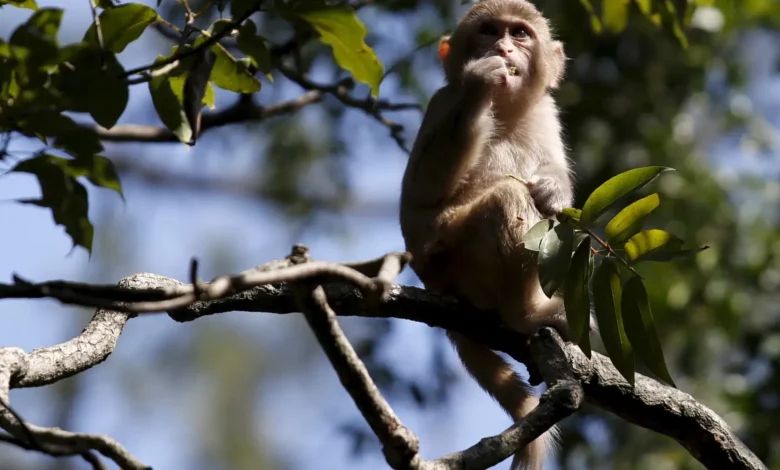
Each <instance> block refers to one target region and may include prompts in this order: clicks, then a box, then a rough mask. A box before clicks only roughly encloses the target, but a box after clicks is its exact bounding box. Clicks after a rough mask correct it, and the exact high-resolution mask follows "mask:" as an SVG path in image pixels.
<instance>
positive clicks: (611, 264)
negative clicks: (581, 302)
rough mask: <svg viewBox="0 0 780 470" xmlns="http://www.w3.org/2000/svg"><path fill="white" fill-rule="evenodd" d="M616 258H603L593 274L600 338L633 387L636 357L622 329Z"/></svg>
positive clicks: (614, 362)
mask: <svg viewBox="0 0 780 470" xmlns="http://www.w3.org/2000/svg"><path fill="white" fill-rule="evenodd" d="M616 262H617V261H616V260H615V259H614V258H604V259H603V260H602V262H601V264H600V265H599V266H598V267H597V268H596V270H595V272H594V273H593V300H594V304H595V310H596V319H597V320H598V325H599V334H600V335H601V340H602V342H603V343H604V347H605V348H606V349H607V353H608V354H609V359H610V360H611V361H612V364H613V365H614V366H615V368H616V369H617V370H618V371H620V374H621V375H622V376H623V377H625V379H626V380H627V381H628V383H630V384H631V385H633V384H634V353H633V350H632V349H631V344H630V343H629V341H628V337H627V336H626V333H625V330H624V329H623V317H622V315H621V311H620V306H621V294H622V292H621V284H620V273H619V272H618V267H617V265H616V264H615V263H616Z"/></svg>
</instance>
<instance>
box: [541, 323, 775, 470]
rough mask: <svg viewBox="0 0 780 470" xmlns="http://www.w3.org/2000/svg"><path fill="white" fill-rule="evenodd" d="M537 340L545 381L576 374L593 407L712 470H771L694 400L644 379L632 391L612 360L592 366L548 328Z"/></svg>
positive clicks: (596, 359)
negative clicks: (667, 440) (666, 440)
mask: <svg viewBox="0 0 780 470" xmlns="http://www.w3.org/2000/svg"><path fill="white" fill-rule="evenodd" d="M537 336H538V337H539V339H538V340H537V341H535V342H534V343H533V351H534V357H535V358H536V359H537V363H538V364H539V368H540V369H541V372H542V376H543V377H545V378H546V377H547V376H548V375H549V374H551V373H560V372H561V371H563V370H569V371H571V373H572V374H573V376H574V377H575V378H576V380H578V381H579V382H580V383H581V384H582V385H583V388H584V390H585V395H586V399H587V401H588V402H589V403H591V404H593V405H595V406H597V407H599V408H602V409H604V410H607V411H610V412H612V413H614V414H616V415H617V416H620V417H621V418H623V419H625V420H626V421H629V422H631V423H634V424H636V425H638V426H642V427H644V428H647V429H652V430H653V431H656V432H659V433H661V434H665V435H667V436H670V437H672V438H674V439H675V440H677V442H679V443H680V444H682V446H683V447H685V448H686V449H687V450H688V451H689V452H690V453H691V455H693V456H694V457H695V458H696V459H697V460H698V461H700V462H701V463H703V464H704V465H705V466H706V467H707V468H717V469H755V470H763V469H766V466H765V465H764V464H763V463H762V462H761V461H760V460H759V459H758V457H756V456H755V454H753V452H751V451H750V449H748V448H747V447H746V446H745V445H744V444H743V443H742V441H740V440H739V439H738V438H737V437H736V436H735V435H734V433H733V432H732V431H731V429H730V428H729V426H728V424H726V422H725V421H723V419H722V418H721V417H720V416H718V415H717V414H716V413H715V412H714V411H712V410H711V409H709V408H707V407H706V406H704V405H702V404H701V403H699V402H697V401H696V400H695V399H694V398H693V397H692V396H690V395H689V394H687V393H685V392H682V391H680V390H677V389H674V388H671V387H668V386H666V385H663V384H662V383H660V382H658V381H655V380H653V379H651V378H648V377H645V376H644V375H641V374H636V381H635V382H636V383H635V385H634V387H633V388H632V387H631V386H630V385H629V383H628V382H626V380H625V379H624V378H623V376H622V375H620V373H619V372H618V371H617V369H615V368H614V366H612V363H611V361H610V360H609V358H607V357H605V356H602V355H601V354H598V353H593V356H592V358H591V359H590V360H589V359H588V358H587V357H586V356H585V354H584V353H583V352H582V351H581V350H580V349H579V348H578V347H577V346H576V345H574V344H571V343H564V342H563V341H562V340H561V338H560V336H559V335H558V334H557V333H556V332H555V331H553V330H551V329H548V328H545V329H544V330H542V331H540V332H539V334H538V335H537ZM541 359H544V360H543V361H542V360H541Z"/></svg>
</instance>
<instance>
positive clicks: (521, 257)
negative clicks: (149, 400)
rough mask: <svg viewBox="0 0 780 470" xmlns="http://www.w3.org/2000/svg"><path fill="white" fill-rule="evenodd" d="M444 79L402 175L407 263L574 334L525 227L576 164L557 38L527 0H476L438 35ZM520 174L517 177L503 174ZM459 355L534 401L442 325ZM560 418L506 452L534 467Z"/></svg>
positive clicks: (474, 369)
mask: <svg viewBox="0 0 780 470" xmlns="http://www.w3.org/2000/svg"><path fill="white" fill-rule="evenodd" d="M439 56H440V58H441V60H442V63H443V64H442V65H443V69H444V75H445V79H446V81H445V84H444V86H442V87H441V88H440V89H439V90H438V91H437V92H436V93H435V94H434V95H433V96H432V98H431V100H430V103H429V105H428V108H427V110H426V112H425V115H424V116H423V120H422V123H421V125H420V130H419V131H418V134H417V138H416V139H415V142H414V145H413V147H412V151H411V154H410V157H409V161H408V163H407V166H406V170H405V172H404V176H403V180H402V183H401V198H400V225H401V232H402V235H403V238H404V243H405V245H406V250H407V251H408V252H410V253H411V254H412V261H411V262H410V266H411V267H412V269H413V270H414V272H415V273H416V274H417V276H418V278H419V279H420V280H421V281H422V283H423V285H424V286H425V288H426V289H427V290H429V291H432V292H437V293H440V294H445V295H452V296H454V297H457V298H460V299H463V300H466V301H468V302H469V303H470V304H472V305H473V306H475V307H477V308H478V309H480V310H486V311H487V310H490V311H495V312H498V314H499V316H500V318H501V320H502V321H503V322H504V323H505V324H507V325H508V326H509V327H511V328H513V329H515V330H517V331H519V332H521V333H524V334H528V335H532V334H534V333H535V332H536V331H537V330H538V329H539V328H541V327H544V326H550V327H553V328H555V329H556V330H558V332H559V333H560V334H561V336H562V337H564V339H567V340H570V336H571V335H570V331H569V328H568V324H567V322H566V315H565V310H564V307H563V300H562V298H561V297H560V296H558V295H555V296H553V297H552V298H548V297H547V295H545V293H544V292H543V291H542V288H541V285H540V283H539V278H538V268H537V264H536V257H535V256H536V253H534V252H532V251H531V250H527V249H525V248H524V245H523V241H522V238H523V234H524V233H525V232H526V231H527V230H528V229H529V228H530V227H532V226H533V225H534V224H536V223H537V222H538V221H540V220H542V219H546V218H552V217H554V216H555V214H556V213H558V212H559V211H561V210H562V209H563V208H565V207H570V206H571V205H572V203H573V197H574V196H573V195H574V188H573V182H572V179H571V176H572V171H571V168H570V163H569V159H568V157H567V154H566V147H565V145H564V143H563V137H562V127H561V124H560V119H559V111H558V108H557V105H556V103H555V100H554V98H553V97H552V95H551V91H552V90H554V89H556V88H557V87H558V86H559V84H560V82H561V81H562V79H563V75H564V71H565V63H566V57H565V54H564V51H563V44H562V43H561V42H560V41H558V40H554V39H553V37H552V30H551V26H550V24H549V22H548V20H547V19H546V18H545V17H544V16H543V15H542V13H541V12H540V11H539V10H538V9H537V8H536V7H535V6H534V5H533V4H531V3H529V2H528V1H526V0H483V1H481V2H479V3H476V4H475V5H474V6H472V7H471V8H470V10H469V11H468V12H467V13H466V14H465V15H464V16H463V17H462V18H461V20H460V21H459V22H458V24H457V26H456V28H455V29H454V31H453V32H452V34H451V35H450V36H445V37H443V38H442V40H441V43H440V47H439ZM508 174H512V175H514V176H516V177H519V178H522V179H523V180H525V181H526V182H527V183H526V184H523V183H521V182H519V181H517V180H515V179H512V178H508V177H507V175H508ZM448 336H449V338H450V340H451V342H452V343H453V345H454V347H455V350H456V351H457V353H458V355H459V356H460V359H461V361H462V362H463V364H464V366H465V367H466V369H467V370H468V372H469V373H470V374H471V376H472V377H473V378H474V379H475V380H476V381H477V383H478V384H479V385H480V386H481V387H482V388H483V389H484V390H486V391H487V392H488V393H489V394H490V395H491V396H492V397H493V398H494V399H495V400H496V401H497V402H498V404H499V405H500V406H501V407H502V408H503V409H504V410H505V411H506V412H507V414H509V416H510V417H511V418H512V419H513V420H514V421H518V420H520V419H521V418H522V417H524V416H525V415H527V414H528V413H529V412H530V411H531V410H533V409H534V408H535V407H536V406H537V405H538V403H539V401H538V399H537V398H536V397H535V396H534V394H533V389H532V388H531V386H530V385H529V384H527V383H525V382H523V381H522V380H521V378H520V377H519V376H518V375H517V374H516V373H515V372H514V370H513V369H512V366H511V365H510V364H509V363H508V362H506V361H505V360H504V359H503V358H502V357H501V356H500V355H499V354H497V353H496V352H494V351H493V350H491V349H488V348H487V347H485V346H482V345H479V344H477V343H475V342H473V341H471V340H469V339H468V338H466V337H465V336H464V335H462V334H459V333H456V332H448ZM558 433H559V431H558V429H557V427H554V428H551V429H550V430H548V431H547V432H546V433H545V434H543V435H541V436H539V437H538V438H537V439H536V440H534V441H533V442H531V443H530V444H529V445H528V446H527V447H526V448H524V449H521V450H520V451H518V453H517V454H516V455H515V457H514V458H513V462H512V466H511V468H512V469H513V470H519V469H526V470H541V468H542V464H543V460H544V458H545V456H546V454H547V453H548V452H550V451H552V450H553V449H554V448H555V447H556V445H557V438H558Z"/></svg>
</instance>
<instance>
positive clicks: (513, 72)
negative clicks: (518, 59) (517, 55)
mask: <svg viewBox="0 0 780 470" xmlns="http://www.w3.org/2000/svg"><path fill="white" fill-rule="evenodd" d="M509 75H511V76H515V75H517V67H515V66H514V65H510V66H509Z"/></svg>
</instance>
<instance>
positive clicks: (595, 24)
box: [580, 0, 601, 34]
mask: <svg viewBox="0 0 780 470" xmlns="http://www.w3.org/2000/svg"><path fill="white" fill-rule="evenodd" d="M580 4H581V5H582V7H583V8H585V11H587V12H588V17H589V18H590V27H591V29H593V32H595V33H596V34H599V33H601V20H599V17H598V16H597V15H596V12H595V11H594V10H593V5H591V3H590V0H580Z"/></svg>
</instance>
